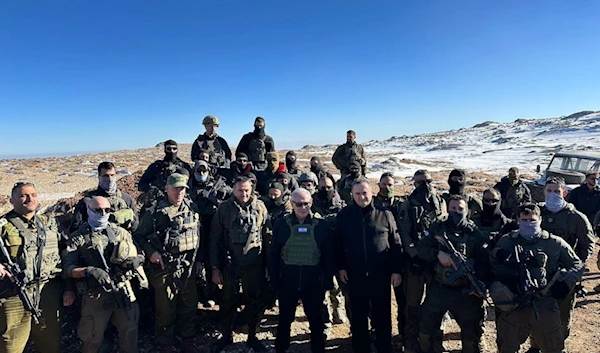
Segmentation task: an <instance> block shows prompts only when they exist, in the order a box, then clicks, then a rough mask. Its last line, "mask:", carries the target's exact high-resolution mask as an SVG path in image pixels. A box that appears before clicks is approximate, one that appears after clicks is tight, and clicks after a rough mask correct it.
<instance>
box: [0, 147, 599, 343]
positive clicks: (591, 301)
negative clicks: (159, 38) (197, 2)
mask: <svg viewBox="0 0 600 353" xmlns="http://www.w3.org/2000/svg"><path fill="white" fill-rule="evenodd" d="M189 149H190V145H189V144H188V145H185V144H182V145H180V155H182V156H184V157H187V156H189ZM280 154H281V155H282V156H283V153H280ZM161 157H162V148H148V149H141V150H135V151H118V152H113V153H104V154H90V155H81V156H72V157H62V158H43V159H33V160H31V159H30V160H3V161H0V212H2V213H3V212H5V211H7V210H9V209H10V204H9V203H8V195H9V192H10V188H11V187H12V184H13V183H15V182H16V181H20V180H31V181H34V182H35V183H36V186H37V187H38V191H39V192H40V193H41V199H42V205H43V206H45V207H48V209H47V211H48V212H52V213H53V214H55V215H56V216H57V217H58V218H59V220H61V222H63V223H64V222H68V219H69V217H70V212H71V210H72V207H73V206H74V205H75V203H76V202H77V200H78V199H79V198H80V197H81V195H80V193H81V192H82V191H84V190H87V189H90V188H93V187H95V186H96V185H97V178H96V175H95V166H96V165H97V164H98V163H99V162H100V161H103V160H111V161H114V162H115V163H116V164H117V170H118V171H120V172H121V173H119V175H120V179H119V187H120V188H121V189H122V190H124V191H127V192H129V193H130V194H132V196H133V197H134V198H135V197H136V196H137V195H138V193H137V191H136V184H137V180H138V179H139V177H140V175H141V171H142V170H143V169H144V168H145V167H146V166H147V165H149V164H150V163H151V162H152V161H154V160H155V159H159V158H161ZM322 157H323V161H325V168H326V169H328V170H330V171H331V172H336V171H335V170H333V166H332V165H331V163H330V162H328V160H329V158H328V156H326V155H323V156H322ZM298 158H299V165H300V168H301V169H304V170H306V169H308V159H309V158H310V155H309V154H307V153H306V152H303V151H299V153H298ZM448 172H449V170H448V171H440V172H433V173H432V176H433V178H434V180H436V182H435V185H436V187H437V188H438V189H446V188H447V187H448V185H447V183H446V179H447V175H448ZM498 180H499V177H498V176H493V175H488V174H485V173H472V174H471V175H470V176H469V186H468V187H467V190H468V191H470V192H473V193H476V194H479V195H480V194H481V192H482V191H483V190H485V188H487V187H490V186H493V185H494V183H495V182H496V181H498ZM396 181H397V182H398V185H396V186H395V188H394V190H395V193H396V194H397V195H406V194H408V193H410V191H411V190H412V186H411V185H412V181H411V178H410V177H399V178H398V179H397V180H396ZM374 182H376V180H374ZM374 189H375V190H374V191H375V192H376V190H377V188H376V187H375V188H374ZM588 268H590V272H588V273H586V274H585V275H584V286H585V287H586V288H587V289H588V291H589V294H588V295H587V298H585V299H583V298H578V300H577V308H576V309H575V313H574V321H573V329H572V332H571V337H570V338H569V339H568V340H567V349H568V352H571V353H583V352H600V349H598V348H597V347H600V333H599V331H600V330H599V328H600V327H599V326H600V320H598V318H599V317H600V316H599V314H600V293H595V292H593V288H594V287H595V286H596V285H598V284H600V272H598V269H597V267H596V255H594V257H593V259H590V261H589V263H588ZM392 296H393V293H392ZM216 310H217V308H211V309H206V308H203V307H202V306H199V310H198V323H197V335H196V338H195V341H196V344H197V346H198V347H199V348H201V349H202V350H203V351H206V352H208V348H209V345H210V344H211V343H213V342H214V341H216V339H217V338H218V337H219V333H218V331H217V330H216V327H215V322H216V319H217V311H216ZM395 311H396V305H395V302H394V300H392V312H393V313H392V320H393V321H392V322H393V323H395V322H396V313H395ZM77 312H78V310H77V308H68V309H66V311H65V319H66V320H65V324H64V335H63V337H62V349H61V351H64V352H76V351H80V350H81V343H80V342H79V340H78V339H77V333H76V328H77V319H78V315H77ZM489 312H490V313H491V315H489V316H488V318H487V321H486V323H485V325H486V327H485V337H486V340H487V342H488V349H487V350H486V352H489V353H493V352H496V350H495V327H494V320H493V310H490V311H489ZM296 315H297V319H296V321H295V322H294V324H293V325H292V344H291V348H290V352H297V353H304V352H309V351H310V336H309V332H310V331H309V328H308V323H307V321H306V318H305V317H304V315H303V311H302V308H301V306H299V308H298V311H297V314H296ZM152 325H153V324H152V320H151V318H150V319H149V318H147V317H142V319H141V320H140V351H141V352H143V353H150V352H154V351H156V342H155V340H154V333H153V326H152ZM392 326H393V333H394V335H396V334H397V327H395V326H396V325H395V324H393V325H392ZM276 331H277V309H274V310H269V311H267V312H266V315H265V321H264V322H263V324H262V325H261V332H260V334H259V337H260V338H261V339H262V340H263V341H264V342H265V343H266V344H267V346H268V347H270V350H272V349H273V344H274V338H275V335H276ZM246 337H247V335H246V334H245V333H244V332H243V328H240V331H238V332H237V333H236V334H235V336H234V341H235V342H234V344H233V345H232V346H231V347H229V348H228V349H227V350H226V352H241V351H246V348H245V346H244V345H243V341H244V340H245V339H246ZM444 337H445V342H444V345H445V347H446V348H447V350H448V352H460V334H459V329H458V326H457V325H456V323H455V322H451V323H450V324H449V325H447V326H446V328H445V335H444ZM394 344H395V347H396V351H398V350H397V348H398V346H397V342H395V343H394ZM117 347H118V346H117V343H116V342H115V343H114V345H113V350H112V351H114V352H116V351H117V350H118V349H117ZM526 347H527V344H525V345H523V349H522V350H521V351H522V352H524V351H525V349H526ZM327 350H328V351H332V352H333V351H335V352H351V339H350V330H349V326H348V324H343V325H336V326H333V329H332V332H331V334H330V335H329V338H328V341H327ZM27 352H34V351H33V349H32V347H29V348H28V350H27Z"/></svg>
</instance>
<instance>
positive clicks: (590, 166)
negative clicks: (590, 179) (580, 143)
mask: <svg viewBox="0 0 600 353" xmlns="http://www.w3.org/2000/svg"><path fill="white" fill-rule="evenodd" d="M598 163H599V162H598V161H597V160H593V159H585V158H581V159H579V163H578V166H577V170H579V171H581V172H584V173H586V172H589V171H593V170H598Z"/></svg>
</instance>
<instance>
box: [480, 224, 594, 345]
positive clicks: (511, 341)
mask: <svg viewBox="0 0 600 353" xmlns="http://www.w3.org/2000/svg"><path fill="white" fill-rule="evenodd" d="M516 245H520V246H522V247H523V249H524V250H525V251H528V252H529V251H532V252H533V255H534V256H533V259H535V260H533V261H531V262H528V263H527V266H526V267H527V268H528V269H529V271H530V273H531V276H532V277H533V279H535V280H537V281H538V283H540V287H541V288H544V287H548V286H549V285H552V284H551V283H549V282H551V278H553V277H554V276H555V274H557V273H558V277H557V278H556V279H557V280H558V281H562V282H564V283H565V284H566V285H568V286H569V288H573V287H574V286H575V283H576V282H577V281H579V280H580V278H581V275H582V274H583V264H582V262H581V261H580V260H579V259H578V258H577V255H575V252H574V251H573V249H572V248H571V247H570V246H569V244H567V242H565V241H564V240H563V239H561V238H559V237H557V236H554V235H552V234H549V233H548V232H547V231H543V232H542V235H541V236H540V238H538V239H535V240H533V241H527V240H525V239H523V238H522V237H521V236H519V231H514V232H511V233H510V234H508V235H505V236H503V237H502V238H501V239H500V240H499V241H498V244H497V245H496V247H495V248H494V250H492V256H491V257H490V261H491V264H492V271H493V273H494V275H495V278H496V280H497V281H499V282H501V283H503V284H504V285H506V286H507V287H508V288H509V289H510V290H511V291H512V293H514V295H516V300H514V302H515V303H519V302H522V299H523V298H522V297H521V289H520V285H519V283H520V279H519V277H518V273H519V271H518V268H517V267H516V263H515V262H514V261H511V259H514V258H515V246H516ZM500 250H501V251H500ZM501 252H503V253H504V254H505V255H504V256H503V258H501V256H500V253H501ZM561 271H564V272H561ZM490 293H492V290H491V289H490ZM492 297H493V295H492ZM497 306H500V305H497ZM500 307H501V306H500ZM535 312H537V315H539V318H535V315H534V313H535ZM497 322H498V323H497V331H498V333H497V342H498V351H499V352H500V353H517V352H518V351H519V348H520V346H521V344H523V343H524V342H525V341H526V340H527V336H528V335H529V334H531V335H532V337H533V338H535V340H536V342H537V343H538V344H539V346H540V347H541V349H542V351H543V352H548V353H559V352H563V349H564V338H563V335H564V332H563V327H562V324H561V315H560V313H559V308H558V304H557V301H556V299H554V298H553V297H552V296H551V295H550V294H548V292H547V289H546V293H536V296H535V297H534V299H533V301H532V303H523V304H519V306H517V307H516V308H515V309H513V310H511V311H504V312H502V313H501V315H500V318H499V319H498V320H497Z"/></svg>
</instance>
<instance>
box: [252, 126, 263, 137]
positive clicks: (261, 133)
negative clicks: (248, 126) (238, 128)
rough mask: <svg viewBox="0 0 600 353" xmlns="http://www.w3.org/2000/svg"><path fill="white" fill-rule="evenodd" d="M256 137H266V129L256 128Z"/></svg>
mask: <svg viewBox="0 0 600 353" xmlns="http://www.w3.org/2000/svg"><path fill="white" fill-rule="evenodd" d="M254 135H256V136H264V135H265V127H264V126H263V127H258V126H255V127H254Z"/></svg>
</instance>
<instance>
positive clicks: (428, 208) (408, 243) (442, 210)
mask: <svg viewBox="0 0 600 353" xmlns="http://www.w3.org/2000/svg"><path fill="white" fill-rule="evenodd" d="M414 180H415V183H414V185H415V190H414V191H413V192H412V193H411V194H410V196H409V197H408V198H407V200H406V201H405V202H404V203H403V204H402V208H401V211H400V216H399V217H398V229H399V231H400V237H401V238H402V246H403V248H404V276H403V277H404V281H403V288H404V292H405V294H406V328H405V331H404V339H405V342H406V343H405V346H404V350H405V352H408V353H414V352H415V351H416V349H417V342H418V337H419V308H420V306H421V299H422V298H423V293H424V291H425V282H426V280H427V277H428V269H427V268H426V263H425V262H424V261H423V259H421V258H420V257H419V256H418V253H417V249H416V247H417V245H418V244H419V242H420V241H421V239H423V237H424V236H425V234H426V233H427V232H428V231H429V226H430V225H431V223H432V222H433V221H434V220H439V219H442V217H443V216H444V214H446V212H447V209H446V202H445V201H444V199H443V198H442V197H441V196H439V195H438V194H437V193H436V191H435V189H434V187H433V185H432V183H433V179H431V175H430V174H429V172H428V171H427V170H424V169H420V170H417V171H416V172H415V174H414ZM438 334H439V335H441V332H439V333H438Z"/></svg>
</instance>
